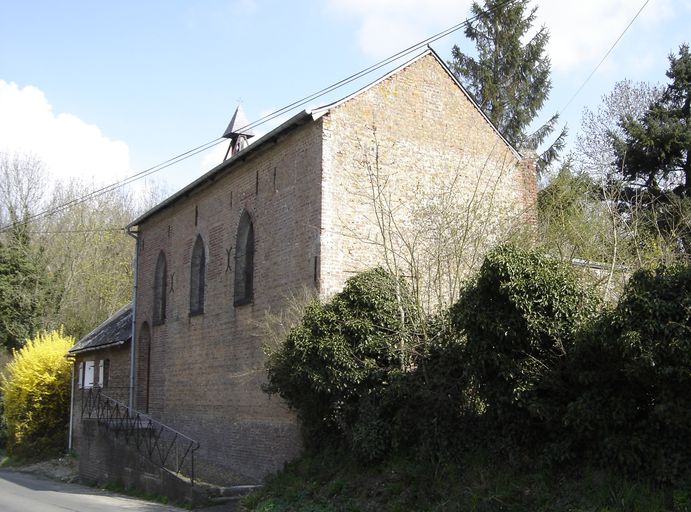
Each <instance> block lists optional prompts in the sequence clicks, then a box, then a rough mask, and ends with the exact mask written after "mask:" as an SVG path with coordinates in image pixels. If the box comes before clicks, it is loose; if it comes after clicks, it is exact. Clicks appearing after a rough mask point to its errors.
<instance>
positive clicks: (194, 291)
mask: <svg viewBox="0 0 691 512" xmlns="http://www.w3.org/2000/svg"><path fill="white" fill-rule="evenodd" d="M205 279H206V252H205V250H204V240H203V239H202V237H201V235H197V240H196V241H195V242H194V248H193V249H192V262H191V269H190V315H198V314H200V313H203V312H204V286H205V284H206V283H205Z"/></svg>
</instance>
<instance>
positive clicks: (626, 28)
mask: <svg viewBox="0 0 691 512" xmlns="http://www.w3.org/2000/svg"><path fill="white" fill-rule="evenodd" d="M649 2H650V0H646V1H645V2H644V3H643V5H642V6H641V8H640V9H638V12H637V13H636V15H635V16H634V17H633V18H632V19H631V21H630V22H629V24H628V25H626V27H625V28H624V30H623V31H622V32H621V34H619V37H617V39H616V41H614V43H612V46H610V47H609V50H607V52H606V53H605V55H604V56H603V57H602V59H600V62H598V63H597V66H595V68H594V69H593V70H592V71H591V72H590V74H589V75H588V77H587V78H586V79H585V80H584V81H583V83H582V84H581V86H580V87H579V88H578V89H577V90H576V92H575V93H573V96H571V98H570V99H569V101H567V102H566V105H564V108H562V109H561V110H560V111H559V113H563V112H564V111H565V110H566V109H567V108H569V106H570V105H571V103H572V102H573V100H574V99H576V96H578V95H579V94H580V92H581V91H582V90H583V88H584V87H585V86H586V84H587V83H588V82H589V81H590V79H591V78H592V77H593V75H594V74H595V73H596V72H597V70H598V69H600V66H602V63H603V62H605V60H606V59H607V57H609V54H610V53H612V50H614V48H615V47H616V46H617V44H619V41H621V38H622V37H624V34H626V32H627V31H628V30H629V28H630V27H631V25H633V22H634V21H636V19H637V18H638V16H639V15H640V14H641V12H642V11H643V9H645V6H646V5H648V3H649Z"/></svg>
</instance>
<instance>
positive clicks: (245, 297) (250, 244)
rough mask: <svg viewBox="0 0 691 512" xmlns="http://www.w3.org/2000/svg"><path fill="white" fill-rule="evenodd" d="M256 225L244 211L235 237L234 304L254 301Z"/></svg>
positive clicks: (238, 304)
mask: <svg viewBox="0 0 691 512" xmlns="http://www.w3.org/2000/svg"><path fill="white" fill-rule="evenodd" d="M253 285H254V227H253V226H252V219H251V218H250V216H249V214H248V213H247V212H243V214H242V217H240V224H239V225H238V233H237V236H236V237H235V294H234V299H235V300H234V304H235V305H236V306H240V305H242V304H249V303H250V302H252V295H253V289H254V286H253Z"/></svg>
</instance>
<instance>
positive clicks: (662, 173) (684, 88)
mask: <svg viewBox="0 0 691 512" xmlns="http://www.w3.org/2000/svg"><path fill="white" fill-rule="evenodd" d="M669 62H670V67H669V71H667V77H668V78H669V79H670V80H671V83H670V84H668V85H667V87H666V88H665V91H664V93H663V94H662V97H661V98H660V99H659V100H658V101H655V102H654V103H653V104H652V105H651V106H650V108H649V109H648V111H647V112H646V113H645V115H644V116H643V118H642V119H640V120H638V119H636V118H634V117H633V116H631V115H627V116H625V117H624V118H623V119H622V121H621V127H622V129H623V131H624V137H623V138H621V137H614V146H615V150H616V153H617V164H618V167H619V168H620V169H621V170H622V173H623V177H624V178H625V179H627V180H628V181H630V182H631V184H633V185H637V186H640V187H642V188H644V189H646V190H647V191H648V192H650V193H651V194H653V195H655V196H659V195H661V194H663V193H664V192H665V191H672V192H673V193H675V194H676V195H678V196H688V195H689V192H690V187H691V54H689V46H688V45H687V44H684V45H682V46H681V47H680V48H679V56H678V57H676V56H674V55H673V54H672V55H670V56H669Z"/></svg>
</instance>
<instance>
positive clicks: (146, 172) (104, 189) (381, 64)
mask: <svg viewBox="0 0 691 512" xmlns="http://www.w3.org/2000/svg"><path fill="white" fill-rule="evenodd" d="M516 1H517V0H505V1H504V2H501V3H499V4H497V5H496V6H495V7H494V9H500V8H501V7H504V6H505V5H508V4H511V3H514V2H516ZM490 12H492V9H489V10H486V11H482V12H480V13H479V14H476V15H475V16H471V17H470V18H466V19H465V20H463V21H462V22H460V23H457V24H456V25H453V26H452V27H449V28H447V29H445V30H442V31H441V32H438V33H436V34H435V35H433V36H431V37H428V38H427V39H424V40H422V41H420V42H418V43H415V44H414V45H412V46H409V47H408V48H406V49H405V50H402V51H400V52H398V53H396V54H394V55H392V56H390V57H387V58H385V59H383V60H381V61H379V62H377V63H376V64H373V65H371V66H369V67H367V68H365V69H363V70H361V71H359V72H357V73H354V74H352V75H350V76H349V77H347V78H344V79H342V80H339V81H338V82H335V83H334V84H332V85H329V86H328V87H325V88H323V89H321V90H319V91H317V92H314V93H312V94H310V95H308V96H305V97H304V98H302V99H300V100H297V101H295V102H293V103H290V104H288V105H286V106H285V107H282V108H280V109H278V110H275V111H274V112H271V113H270V114H267V115H266V116H264V117H261V118H260V119H257V120H256V121H254V122H252V123H250V124H248V125H246V126H244V127H242V128H240V130H246V129H251V128H256V127H257V126H260V125H262V124H264V123H267V122H269V121H271V120H273V119H275V118H277V117H279V116H282V115H284V114H286V113H288V112H290V111H292V110H295V109H297V108H299V107H301V106H304V105H306V104H307V103H309V102H311V101H313V100H315V99H317V98H320V97H322V96H324V95H326V94H329V93H331V92H333V91H335V90H337V89H340V88H341V87H344V86H345V85H348V84H350V83H352V82H354V81H355V80H358V79H360V78H362V77H364V76H366V75H368V74H370V73H373V72H374V71H377V70H379V69H381V68H383V67H385V66H387V65H389V64H391V63H393V62H395V61H397V60H398V59H401V58H403V57H405V56H407V55H410V54H411V53H414V52H416V51H419V50H421V49H422V48H424V47H426V46H429V45H430V44H431V43H433V42H436V41H438V40H439V39H442V38H444V37H446V36H448V35H450V34H452V33H454V32H457V31H458V30H460V29H461V28H464V27H465V26H467V25H468V24H470V23H472V22H473V21H475V20H477V19H478V18H479V17H480V16H483V15H485V14H489V13H490ZM223 140H224V139H223V138H222V137H219V138H217V139H214V140H212V141H209V142H207V143H205V144H201V145H199V146H197V147H195V148H192V149H189V150H187V151H185V152H184V153H180V154H179V155H176V156H174V157H172V158H169V159H168V160H166V161H164V162H161V163H160V164H157V165H154V166H152V167H149V168H147V169H144V170H143V171H140V172H138V173H136V174H133V175H131V176H129V177H127V178H125V179H123V180H121V181H116V182H114V183H111V184H110V185H106V186H104V187H101V188H99V189H97V190H94V191H92V192H89V193H88V194H85V195H83V196H81V197H78V198H75V199H73V200H71V201H68V202H66V203H63V204H61V205H59V206H55V207H52V208H50V209H47V210H44V211H41V212H38V213H36V214H34V215H31V216H29V217H28V218H27V219H25V221H35V220H38V219H41V218H44V217H50V216H51V215H55V214H57V213H60V212H62V211H64V210H66V209H69V208H71V207H73V206H76V205H78V204H81V203H83V202H86V201H88V200H89V199H92V198H94V197H97V196H100V195H102V194H106V193H108V192H111V191H113V190H115V189H117V188H120V187H123V186H125V185H128V184H130V183H132V182H134V181H137V180H140V179H142V178H145V177H146V176H150V175H151V174H154V173H156V172H159V171H162V170H163V169H166V168H168V167H170V166H172V165H175V164H177V163H179V162H181V161H183V160H186V159H187V158H190V157H192V156H194V155H197V154H199V153H202V152H204V151H207V150H208V149H211V148H212V147H214V146H216V145H218V144H220V143H221V142H222V141H223ZM11 227H12V225H11V224H8V225H5V226H2V227H1V228H0V232H5V231H7V230H8V229H10V228H11Z"/></svg>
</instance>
